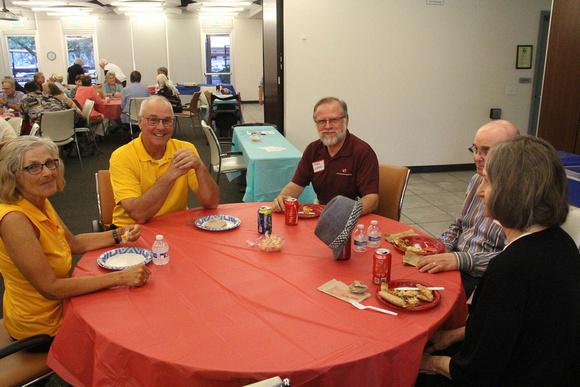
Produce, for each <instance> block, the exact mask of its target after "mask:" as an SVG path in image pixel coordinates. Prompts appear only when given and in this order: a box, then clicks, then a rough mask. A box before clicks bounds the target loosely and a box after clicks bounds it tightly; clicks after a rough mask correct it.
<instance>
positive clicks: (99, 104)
mask: <svg viewBox="0 0 580 387" xmlns="http://www.w3.org/2000/svg"><path fill="white" fill-rule="evenodd" d="M81 85H82V86H81V87H79V88H78V90H77V92H76V94H75V99H76V100H77V101H78V103H79V104H80V105H81V108H84V107H85V102H86V101H87V99H90V100H91V101H94V102H95V106H94V107H93V111H92V112H91V121H93V120H98V119H99V118H103V114H104V113H105V109H106V107H105V105H106V103H107V102H106V101H105V100H104V99H102V98H101V97H99V94H98V93H97V91H96V90H95V88H94V87H93V86H92V79H91V77H89V76H88V75H83V76H82V78H81Z"/></svg>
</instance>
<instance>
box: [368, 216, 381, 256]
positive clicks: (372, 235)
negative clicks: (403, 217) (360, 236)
mask: <svg viewBox="0 0 580 387" xmlns="http://www.w3.org/2000/svg"><path fill="white" fill-rule="evenodd" d="M378 224H379V222H377V221H376V220H371V225H370V226H369V228H368V230H367V235H368V236H369V242H368V243H367V246H368V247H372V248H373V249H376V248H378V247H381V229H380V227H379V226H378Z"/></svg>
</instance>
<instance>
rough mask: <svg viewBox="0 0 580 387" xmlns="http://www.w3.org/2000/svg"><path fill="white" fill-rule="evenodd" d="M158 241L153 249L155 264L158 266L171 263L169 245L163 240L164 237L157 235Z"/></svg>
mask: <svg viewBox="0 0 580 387" xmlns="http://www.w3.org/2000/svg"><path fill="white" fill-rule="evenodd" d="M155 239H156V241H155V243H153V247H151V251H152V252H153V263H154V264H156V265H166V264H167V262H169V245H168V244H167V242H165V241H164V240H163V235H157V236H156V237H155Z"/></svg>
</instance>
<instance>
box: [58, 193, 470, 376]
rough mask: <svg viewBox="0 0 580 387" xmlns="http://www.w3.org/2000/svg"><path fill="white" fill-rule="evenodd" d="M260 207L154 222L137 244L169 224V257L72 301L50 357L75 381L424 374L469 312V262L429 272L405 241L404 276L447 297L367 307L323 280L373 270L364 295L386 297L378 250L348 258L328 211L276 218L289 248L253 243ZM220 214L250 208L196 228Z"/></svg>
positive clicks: (388, 223)
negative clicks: (218, 224)
mask: <svg viewBox="0 0 580 387" xmlns="http://www.w3.org/2000/svg"><path fill="white" fill-rule="evenodd" d="M260 205H261V204H260V203H252V204H248V203H239V204H228V205H223V206H219V207H218V208H217V209H215V210H204V209H191V210H184V211H180V212H175V213H171V214H167V215H163V216H159V217H156V218H154V219H152V220H151V221H150V222H148V223H146V224H145V225H143V226H142V230H143V233H142V237H141V239H140V240H139V241H137V243H136V244H137V245H138V246H141V247H148V246H150V245H151V244H152V243H153V241H154V239H155V235H156V234H163V235H164V236H165V239H166V240H167V242H168V243H169V246H170V250H169V255H170V262H169V263H168V264H167V265H165V266H155V265H153V264H149V267H150V269H151V270H152V274H151V276H150V277H149V279H148V281H147V283H146V285H145V286H143V287H140V288H133V289H113V290H106V291H101V292H97V293H93V294H89V295H85V296H82V297H75V298H74V299H72V300H70V301H67V302H65V308H64V309H65V317H64V323H63V325H62V327H61V329H60V331H59V333H58V335H57V336H56V339H55V341H54V344H53V346H52V349H51V351H50V353H49V357H48V365H49V366H50V367H51V368H52V369H54V370H55V371H56V372H57V373H58V374H59V375H60V376H62V377H63V378H64V379H65V380H67V381H68V382H69V383H72V384H73V385H75V386H104V385H116V386H148V385H160V386H161V385H163V386H171V385H192V386H241V385H244V384H247V383H251V382H254V381H256V380H262V379H267V378H269V377H272V376H275V375H280V376H281V377H283V378H284V377H288V378H290V379H291V380H292V385H293V386H302V385H308V386H339V385H340V386H365V385H366V386H379V385H381V386H389V385H392V386H411V385H413V383H414V380H415V377H416V375H417V371H418V368H419V363H420V359H421V353H422V351H423V348H424V345H425V344H426V342H427V339H428V337H429V335H430V334H432V333H433V332H434V331H435V330H436V329H437V328H438V327H439V326H441V324H443V323H444V322H446V325H447V326H448V327H452V326H459V325H462V324H463V323H464V322H465V317H466V306H465V296H464V292H463V287H462V285H461V280H460V276H459V273H458V272H446V273H438V274H426V273H420V272H419V271H418V270H417V269H416V268H414V267H411V266H403V264H402V255H401V254H400V253H398V252H397V251H395V250H392V253H393V266H392V271H393V274H392V278H393V279H398V278H412V279H414V280H417V281H418V282H424V283H428V284H431V285H434V286H444V287H445V290H444V291H442V297H441V303H440V304H439V305H438V306H436V307H434V308H432V309H429V310H426V311H422V312H415V313H413V312H400V313H399V315H398V316H389V315H385V314H383V313H378V312H374V311H366V310H365V311H361V310H358V309H356V308H355V307H354V306H352V305H350V304H348V303H346V302H344V301H341V300H339V299H336V298H334V297H332V296H329V295H327V294H325V293H322V292H320V291H318V290H317V288H318V287H319V286H320V285H322V284H324V283H326V282H327V281H329V280H331V279H333V278H334V279H337V280H339V281H342V282H344V283H346V284H350V283H352V282H353V281H354V280H361V281H363V282H365V283H366V284H369V286H370V288H371V289H370V292H371V293H372V294H373V296H372V297H371V298H369V299H367V300H365V301H364V304H366V305H374V306H379V307H387V306H386V305H384V304H382V303H381V302H380V301H379V300H377V299H376V296H375V289H376V287H375V286H372V285H370V284H371V265H372V264H371V262H372V255H373V252H372V251H371V250H368V251H367V252H364V253H355V252H353V253H352V256H351V259H350V260H349V261H343V262H339V261H335V260H333V259H332V253H331V250H330V249H329V248H328V247H327V246H326V245H325V244H324V243H323V242H321V241H320V240H318V239H317V238H316V237H315V236H314V234H313V230H314V227H315V225H316V222H317V220H316V219H301V220H300V221H299V223H298V225H296V226H287V225H285V224H284V215H282V214H274V215H273V231H274V232H276V233H280V234H282V235H284V236H285V237H286V244H285V245H284V248H283V249H282V251H280V252H276V253H265V252H262V251H260V250H258V249H257V248H256V247H250V246H248V244H247V243H246V240H254V239H255V238H256V237H258V235H259V234H258V233H257V231H256V230H257V222H256V217H257V209H258V207H259V206H260ZM209 214H227V215H233V216H237V217H238V218H240V219H241V225H240V226H239V227H238V228H236V229H233V230H228V231H222V232H211V231H204V230H201V229H199V228H197V227H196V226H195V225H194V222H195V220H196V219H198V218H200V217H203V216H206V215H209ZM373 219H376V220H378V221H379V225H380V227H381V228H382V230H383V231H385V232H390V233H393V232H399V231H403V230H406V229H408V228H409V227H408V226H405V225H404V224H401V223H398V222H395V221H392V220H389V219H386V218H382V217H379V216H376V215H366V216H364V217H362V218H361V223H364V224H365V225H368V224H369V223H370V221H371V220H373ZM382 245H383V246H384V247H387V248H391V245H390V244H389V243H387V242H384V241H383V242H382ZM105 251H107V249H101V250H98V251H93V252H89V253H87V254H85V255H84V256H83V258H82V259H81V260H80V262H79V263H78V265H77V266H76V268H75V269H74V272H73V276H74V277H78V276H90V275H96V274H104V273H107V272H109V271H108V270H106V269H103V268H101V267H100V266H98V265H97V263H96V258H97V257H98V255H99V254H101V253H103V252H105ZM387 308H388V307H387Z"/></svg>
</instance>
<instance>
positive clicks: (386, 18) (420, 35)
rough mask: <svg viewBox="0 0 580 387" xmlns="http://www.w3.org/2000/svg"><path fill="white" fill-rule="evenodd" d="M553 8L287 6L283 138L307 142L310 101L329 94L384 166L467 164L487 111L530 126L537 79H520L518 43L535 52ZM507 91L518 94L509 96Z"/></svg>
mask: <svg viewBox="0 0 580 387" xmlns="http://www.w3.org/2000/svg"><path fill="white" fill-rule="evenodd" d="M550 7H551V1H550V0H526V1H523V0H503V1H497V0H478V1H465V0H445V2H444V5H443V6H432V5H426V1H425V0H390V1H384V0H365V1H352V0H317V1H314V2H313V1H309V0H293V1H287V2H285V3H284V56H285V83H284V90H285V130H286V133H287V136H288V138H289V140H290V141H291V142H292V143H294V144H295V145H296V146H297V147H298V148H299V149H304V148H305V147H306V145H308V143H309V142H310V141H313V140H314V139H315V138H316V132H315V127H314V124H313V122H312V107H313V106H314V104H315V102H316V101H317V100H318V99H319V98H321V97H324V96H327V95H333V96H336V97H339V98H341V99H344V100H345V101H346V102H347V103H348V106H349V115H350V125H349V126H350V129H351V131H352V132H353V133H355V134H356V135H357V136H359V137H361V138H362V139H364V140H365V141H367V142H369V143H371V145H372V146H373V149H374V150H375V152H376V153H377V156H378V158H379V162H381V163H386V164H397V165H407V166H419V165H445V164H462V163H470V162H473V160H472V158H471V156H470V154H469V153H468V152H467V150H466V149H467V147H468V146H469V145H471V143H472V141H473V136H474V134H475V132H476V131H477V129H478V128H479V127H480V126H481V125H483V124H485V123H486V122H488V121H489V120H490V119H489V109H490V108H501V109H502V118H504V119H507V120H509V121H511V122H513V123H514V124H515V125H516V126H517V127H518V128H519V129H520V131H521V132H522V133H526V132H527V125H528V118H529V114H530V106H531V98H532V84H520V83H518V80H519V78H520V77H529V78H532V77H533V69H531V70H516V69H515V62H516V46H517V45H521V44H531V45H534V54H535V53H536V51H537V50H536V42H537V36H538V26H539V22H540V11H542V10H547V11H549V10H550ZM306 9H307V10H308V12H305V11H304V10H306ZM534 60H535V55H534ZM534 63H535V62H534ZM506 86H515V87H516V88H517V95H506Z"/></svg>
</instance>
